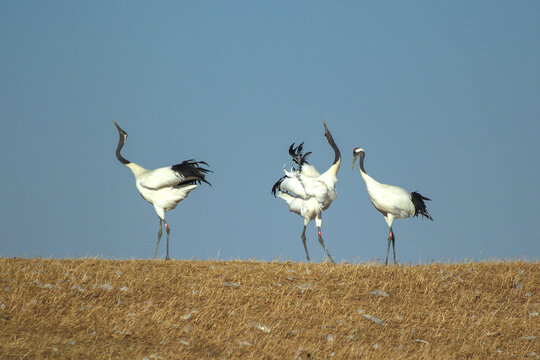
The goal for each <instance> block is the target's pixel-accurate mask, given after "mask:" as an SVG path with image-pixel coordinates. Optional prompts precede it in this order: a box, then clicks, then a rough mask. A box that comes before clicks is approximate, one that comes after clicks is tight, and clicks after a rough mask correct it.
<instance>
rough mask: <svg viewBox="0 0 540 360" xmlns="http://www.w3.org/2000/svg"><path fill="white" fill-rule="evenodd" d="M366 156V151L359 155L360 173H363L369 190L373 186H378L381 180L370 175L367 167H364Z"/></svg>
mask: <svg viewBox="0 0 540 360" xmlns="http://www.w3.org/2000/svg"><path fill="white" fill-rule="evenodd" d="M365 156H366V154H365V153H364V152H361V153H360V155H359V157H360V175H362V179H363V180H364V182H365V183H366V187H367V189H368V192H369V191H370V189H372V188H373V186H378V184H379V182H378V181H377V180H375V179H373V178H372V177H371V176H369V175H368V174H367V173H366V169H365V168H364V157H365Z"/></svg>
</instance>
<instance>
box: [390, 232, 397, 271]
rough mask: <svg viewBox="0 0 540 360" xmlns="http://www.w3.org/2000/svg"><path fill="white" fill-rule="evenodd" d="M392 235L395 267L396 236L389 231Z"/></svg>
mask: <svg viewBox="0 0 540 360" xmlns="http://www.w3.org/2000/svg"><path fill="white" fill-rule="evenodd" d="M390 232H391V234H392V251H393V252H394V265H396V236H395V234H394V231H393V230H390Z"/></svg>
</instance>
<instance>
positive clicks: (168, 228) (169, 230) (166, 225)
mask: <svg viewBox="0 0 540 360" xmlns="http://www.w3.org/2000/svg"><path fill="white" fill-rule="evenodd" d="M163 221H164V222H165V230H167V256H166V257H165V260H169V234H170V233H171V228H170V226H169V224H167V220H163Z"/></svg>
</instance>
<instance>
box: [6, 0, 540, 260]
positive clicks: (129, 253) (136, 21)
mask: <svg viewBox="0 0 540 360" xmlns="http://www.w3.org/2000/svg"><path fill="white" fill-rule="evenodd" d="M538 19H540V2H538V1H512V2H508V1H474V2H471V1H452V2H433V1H413V2H397V1H396V2H387V1H383V2H381V1H377V2H358V1H350V2H348V1H344V2H328V1H293V2H291V1H266V2H262V1H171V2H163V1H158V2H147V1H140V2H137V1H90V2H80V1H78V2H70V1H47V2H44V1H2V2H0V121H1V124H2V126H1V131H0V168H1V174H2V175H1V176H0V186H1V188H2V189H3V195H2V201H1V203H0V256H4V257H11V256H27V257H35V256H41V257H57V258H64V257H80V256H98V257H112V258H144V259H146V258H151V257H152V256H153V253H154V247H155V242H156V233H157V229H158V219H157V216H156V214H155V212H154V209H153V207H152V206H151V205H150V204H148V203H146V202H145V201H144V200H143V199H142V198H141V197H140V196H139V194H138V192H137V190H136V188H135V182H134V179H133V175H132V174H131V172H130V171H129V169H127V168H126V167H125V166H123V165H122V164H120V163H119V162H118V160H117V159H116V158H115V155H114V152H115V149H116V145H117V141H118V132H117V130H116V128H115V127H114V124H113V120H114V121H117V122H118V123H119V124H120V126H122V128H123V129H124V130H126V131H127V132H128V134H129V139H128V142H127V144H126V146H125V147H124V151H123V153H124V156H125V157H126V158H127V159H129V160H131V161H133V162H136V163H138V164H140V165H141V166H144V167H146V168H149V169H151V168H157V167H162V166H166V165H171V164H176V163H179V162H181V161H183V160H186V159H190V158H196V159H198V160H205V161H207V162H208V163H209V164H210V167H211V169H212V170H213V171H214V173H213V174H210V175H209V177H208V180H209V181H210V182H211V183H212V185H213V186H212V187H209V186H206V185H202V186H200V187H199V188H198V189H196V190H195V191H194V192H192V193H191V194H190V195H189V197H188V198H187V199H186V200H185V201H183V202H182V203H180V204H179V206H178V207H177V208H176V209H175V210H173V211H170V212H168V213H167V219H168V222H169V224H170V225H171V229H172V232H171V251H170V253H171V257H172V258H175V259H193V258H198V259H215V258H219V259H259V260H275V259H278V258H281V259H289V260H292V261H305V254H304V249H303V247H302V243H301V240H300V234H301V232H302V226H303V222H302V219H301V218H300V217H299V216H298V215H296V214H293V213H290V212H289V211H288V209H287V207H286V205H285V203H284V202H283V201H282V200H280V199H275V198H274V197H272V196H271V194H270V190H271V187H272V185H273V184H274V182H275V181H276V180H277V179H279V178H280V177H281V176H282V174H283V172H282V168H283V165H286V166H287V167H290V165H291V162H290V159H289V156H288V153H287V149H288V147H289V145H290V144H291V143H292V142H297V143H298V142H300V141H305V149H306V151H312V152H313V154H312V155H311V157H310V159H311V163H312V164H314V165H315V166H316V167H317V168H318V169H319V170H320V171H324V170H326V169H327V168H328V166H329V165H330V164H331V162H332V160H333V156H334V155H333V152H332V149H331V148H330V146H329V145H328V143H327V142H326V140H325V139H324V136H323V133H324V130H323V125H322V120H323V118H324V119H325V120H326V123H327V124H328V127H329V129H330V131H331V132H332V134H333V135H334V139H335V141H336V143H337V145H338V146H339V147H340V150H341V153H342V156H343V164H342V167H341V170H340V172H339V180H340V181H339V183H338V185H337V186H338V192H339V193H338V198H337V199H336V201H335V202H334V203H333V204H332V206H331V207H330V208H329V209H328V210H327V211H325V213H324V216H323V236H324V239H325V241H326V244H327V246H328V248H329V250H330V253H331V254H332V255H333V257H334V259H335V260H336V261H337V262H341V261H356V262H363V261H371V260H377V259H380V258H382V259H383V260H384V256H385V252H386V238H387V231H388V228H387V226H386V223H385V221H384V219H383V217H382V216H381V214H380V213H378V212H377V211H376V210H375V209H374V208H373V206H372V205H371V203H370V202H369V199H368V195H367V192H366V189H365V185H364V183H363V181H362V178H361V176H360V173H359V171H358V167H356V168H355V170H354V171H351V163H352V150H353V148H354V147H356V146H358V147H362V148H364V149H365V150H366V161H365V166H366V170H367V171H368V173H369V174H370V175H371V176H372V177H374V178H375V179H377V180H379V181H381V182H383V183H387V184H393V185H399V186H402V187H404V188H406V189H408V190H410V191H415V190H417V191H419V192H420V193H422V194H423V195H425V196H427V197H429V198H431V199H432V200H433V201H431V202H429V203H428V209H429V211H430V213H431V214H432V216H433V218H434V221H433V222H431V221H428V220H426V219H422V218H420V219H417V218H413V219H404V220H396V222H395V223H394V230H395V233H396V238H397V240H396V251H397V256H398V260H399V261H400V262H409V263H419V262H423V263H425V262H429V261H433V260H435V261H445V262H446V261H451V262H454V261H462V260H487V259H495V258H497V259H515V258H527V259H530V260H537V259H538V258H539V254H540V241H539V240H540V235H539V231H538V226H536V224H537V223H538V217H537V211H538V204H539V203H540V191H539V179H540V166H539V165H540V160H539V159H540V156H539V154H540V151H539V150H538V138H539V136H540V26H539V22H538ZM307 237H308V247H309V249H310V253H311V255H312V259H313V260H315V261H321V260H323V259H324V257H325V256H324V251H323V250H322V248H321V246H320V245H319V243H318V241H317V237H316V230H315V226H314V224H313V223H311V224H310V226H309V227H308V231H307ZM163 240H164V239H162V243H161V244H162V245H161V249H160V256H164V251H165V247H164V245H165V244H164V241H163Z"/></svg>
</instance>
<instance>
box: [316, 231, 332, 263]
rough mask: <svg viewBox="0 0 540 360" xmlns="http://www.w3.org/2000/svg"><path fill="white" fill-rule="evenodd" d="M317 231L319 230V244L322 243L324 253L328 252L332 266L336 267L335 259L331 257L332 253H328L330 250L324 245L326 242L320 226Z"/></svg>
mask: <svg viewBox="0 0 540 360" xmlns="http://www.w3.org/2000/svg"><path fill="white" fill-rule="evenodd" d="M317 230H319V242H320V243H321V245H322V247H323V249H324V251H326V255H328V257H329V258H330V261H332V264H334V265H335V264H336V263H335V262H334V259H332V255H330V253H329V252H328V249H327V248H326V245H324V241H323V239H322V236H321V227H320V226H319V227H317Z"/></svg>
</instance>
